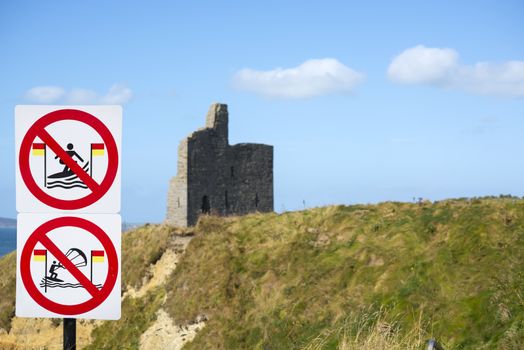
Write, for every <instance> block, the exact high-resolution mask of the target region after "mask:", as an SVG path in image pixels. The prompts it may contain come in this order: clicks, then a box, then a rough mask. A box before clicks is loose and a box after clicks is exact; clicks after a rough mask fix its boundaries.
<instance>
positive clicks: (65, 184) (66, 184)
mask: <svg viewBox="0 0 524 350" xmlns="http://www.w3.org/2000/svg"><path fill="white" fill-rule="evenodd" d="M82 170H84V171H85V172H89V162H87V163H86V164H85V165H84V166H83V167H82ZM77 179H78V175H76V174H73V175H71V176H68V177H66V178H60V179H58V180H54V181H53V180H51V181H48V182H47V184H46V187H47V188H56V187H60V188H65V189H71V188H75V187H78V188H84V189H87V186H86V184H84V182H83V181H81V180H77ZM74 180H76V181H74Z"/></svg>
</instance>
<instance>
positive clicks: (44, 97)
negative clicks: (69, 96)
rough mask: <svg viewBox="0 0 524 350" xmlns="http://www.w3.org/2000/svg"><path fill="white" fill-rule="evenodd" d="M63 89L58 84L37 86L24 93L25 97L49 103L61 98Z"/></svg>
mask: <svg viewBox="0 0 524 350" xmlns="http://www.w3.org/2000/svg"><path fill="white" fill-rule="evenodd" d="M64 94H65V90H64V89H62V88H61V87H59V86H37V87H34V88H31V89H29V90H28V91H27V92H26V93H25V98H26V99H27V100H29V101H33V102H37V103H51V102H54V101H56V100H59V99H61V98H62V97H63V96H64Z"/></svg>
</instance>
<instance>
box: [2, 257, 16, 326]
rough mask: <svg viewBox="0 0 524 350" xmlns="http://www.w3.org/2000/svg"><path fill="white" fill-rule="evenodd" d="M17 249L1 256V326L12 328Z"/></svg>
mask: <svg viewBox="0 0 524 350" xmlns="http://www.w3.org/2000/svg"><path fill="white" fill-rule="evenodd" d="M15 266H16V251H14V252H11V253H9V254H7V255H5V256H3V257H2V258H0V276H1V278H0V328H3V329H4V330H6V331H9V330H10V329H11V318H12V317H13V316H14V315H15V295H16V289H15V287H16V270H15Z"/></svg>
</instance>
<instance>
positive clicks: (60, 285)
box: [40, 281, 102, 289]
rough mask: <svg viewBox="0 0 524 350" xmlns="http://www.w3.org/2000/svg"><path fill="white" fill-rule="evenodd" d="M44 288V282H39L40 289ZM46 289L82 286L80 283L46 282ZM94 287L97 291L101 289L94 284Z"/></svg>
mask: <svg viewBox="0 0 524 350" xmlns="http://www.w3.org/2000/svg"><path fill="white" fill-rule="evenodd" d="M45 286H46V284H45V282H44V281H41V282H40V287H41V288H44V287H45ZM47 287H48V288H84V286H83V285H82V284H81V283H59V282H51V281H47ZM95 287H97V288H98V289H100V288H102V284H101V283H99V284H95Z"/></svg>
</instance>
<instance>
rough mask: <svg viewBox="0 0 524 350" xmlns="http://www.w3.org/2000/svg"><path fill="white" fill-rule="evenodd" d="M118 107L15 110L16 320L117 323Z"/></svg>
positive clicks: (118, 259) (118, 229) (24, 107)
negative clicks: (52, 319) (36, 319)
mask: <svg viewBox="0 0 524 350" xmlns="http://www.w3.org/2000/svg"><path fill="white" fill-rule="evenodd" d="M121 139H122V108H121V107H120V106H66V107H61V106H17V107H16V109H15V146H16V161H17V164H16V208H17V211H18V212H19V214H18V220H17V279H16V281H17V282H16V283H17V286H16V315H17V316H20V317H64V318H91V319H108V320H115V319H119V318H120V292H121V288H120V265H121V263H120V261H121V256H120V244H121V243H120V242H121V218H120V215H119V214H118V212H119V211H120V187H121V185H120V163H121V161H120V159H121Z"/></svg>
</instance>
